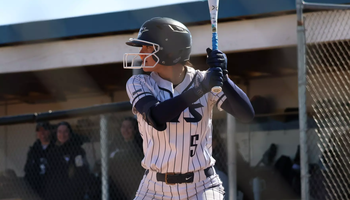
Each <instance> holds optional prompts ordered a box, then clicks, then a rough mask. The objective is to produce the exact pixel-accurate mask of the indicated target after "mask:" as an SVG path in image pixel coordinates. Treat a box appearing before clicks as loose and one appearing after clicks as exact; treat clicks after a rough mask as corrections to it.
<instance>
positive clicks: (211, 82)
mask: <svg viewBox="0 0 350 200" xmlns="http://www.w3.org/2000/svg"><path fill="white" fill-rule="evenodd" d="M223 81H224V75H223V73H222V69H221V68H220V67H210V68H209V69H208V70H207V72H206V73H205V77H204V79H203V80H202V82H201V86H202V88H203V91H204V93H207V92H209V91H211V88H212V87H214V86H220V87H221V86H222V85H223Z"/></svg>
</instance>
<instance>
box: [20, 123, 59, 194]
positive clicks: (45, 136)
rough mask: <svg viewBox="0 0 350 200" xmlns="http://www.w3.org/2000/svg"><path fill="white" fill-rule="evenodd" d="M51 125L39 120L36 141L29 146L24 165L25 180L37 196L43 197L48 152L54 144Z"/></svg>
mask: <svg viewBox="0 0 350 200" xmlns="http://www.w3.org/2000/svg"><path fill="white" fill-rule="evenodd" d="M51 127H52V126H51V125H50V123H48V122H39V123H37V125H36V128H35V131H36V138H37V139H36V141H35V142H34V144H33V145H32V146H31V147H30V148H29V151H28V154H27V161H26V164H25V167H24V172H25V176H24V178H25V180H26V182H27V183H28V184H29V186H30V187H31V189H32V190H33V192H34V194H35V196H37V197H38V198H40V199H41V198H43V191H44V182H45V179H46V176H47V175H46V169H47V159H48V153H49V152H50V151H51V150H52V148H53V146H54V144H53V142H52V140H51V138H52V137H51Z"/></svg>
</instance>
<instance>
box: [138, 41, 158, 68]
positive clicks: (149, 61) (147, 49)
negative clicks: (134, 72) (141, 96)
mask: <svg viewBox="0 0 350 200" xmlns="http://www.w3.org/2000/svg"><path fill="white" fill-rule="evenodd" d="M153 51H154V47H153V46H145V45H144V46H142V48H141V50H140V53H152V52H153ZM146 57H147V56H146V55H140V58H141V60H142V62H144V61H145V66H153V65H155V64H156V61H154V59H153V57H152V56H149V57H148V58H146ZM145 59H146V60H145ZM142 69H143V71H145V72H151V71H154V68H142Z"/></svg>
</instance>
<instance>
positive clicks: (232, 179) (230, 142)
mask: <svg viewBox="0 0 350 200" xmlns="http://www.w3.org/2000/svg"><path fill="white" fill-rule="evenodd" d="M226 119H227V122H226V124H227V131H226V134H227V165H228V166H227V169H228V180H229V184H228V186H229V188H228V191H229V200H236V199H237V162H236V119H235V118H234V117H233V116H232V115H230V114H227V116H226Z"/></svg>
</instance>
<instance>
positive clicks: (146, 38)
mask: <svg viewBox="0 0 350 200" xmlns="http://www.w3.org/2000/svg"><path fill="white" fill-rule="evenodd" d="M126 44H127V45H130V46H135V47H142V46H143V45H146V46H153V47H154V49H155V50H154V52H152V54H150V55H148V56H152V57H153V59H154V60H155V61H156V62H157V63H160V64H162V65H174V64H177V63H180V62H184V61H188V60H189V59H190V53H191V47H192V36H191V33H190V31H189V30H188V28H187V27H186V26H185V25H184V24H182V23H181V22H179V21H176V20H174V19H171V18H166V17H155V18H152V19H150V20H147V21H146V22H145V23H143V25H142V26H141V28H140V30H139V33H138V37H137V38H130V39H129V41H128V42H126ZM128 55H130V54H128V53H127V54H125V55H124V68H139V67H133V66H130V67H128V66H126V65H125V64H126V63H125V62H126V59H125V57H127V56H128ZM133 55H135V54H133ZM138 55H140V54H138ZM140 67H147V66H140ZM148 67H149V66H148ZM151 67H154V66H151Z"/></svg>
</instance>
